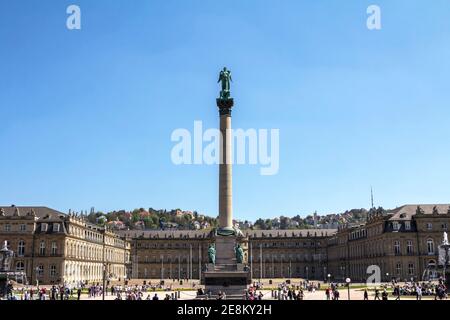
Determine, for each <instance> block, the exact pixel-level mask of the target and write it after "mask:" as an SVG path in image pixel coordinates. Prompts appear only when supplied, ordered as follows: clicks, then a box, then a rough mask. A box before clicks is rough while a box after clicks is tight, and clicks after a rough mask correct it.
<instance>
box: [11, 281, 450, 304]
mask: <svg viewBox="0 0 450 320" xmlns="http://www.w3.org/2000/svg"><path fill="white" fill-rule="evenodd" d="M270 284H271V282H270ZM322 285H323V284H322ZM325 285H326V287H325V288H324V289H325V290H324V292H325V298H326V300H339V299H340V292H339V290H338V289H339V287H340V285H345V284H336V283H329V284H325ZM196 288H197V295H195V294H193V298H194V297H195V296H197V297H206V299H211V298H214V299H219V300H225V299H226V298H227V297H226V294H225V292H219V294H218V295H215V296H214V297H212V295H211V292H207V293H206V294H205V290H204V289H203V288H202V287H201V286H198V287H196ZM320 289H321V284H320V283H319V282H312V281H308V280H305V281H300V282H297V283H296V284H291V282H290V281H289V280H286V281H285V282H282V283H280V284H278V286H277V287H275V288H269V289H264V287H263V283H262V282H258V281H255V282H253V283H252V284H251V285H250V287H249V288H248V289H247V290H246V291H245V292H244V296H243V297H244V299H245V300H262V299H263V298H264V295H271V297H270V298H271V299H277V300H303V299H304V296H305V293H315V292H316V291H317V290H320ZM262 290H267V292H266V293H265V294H263V292H262ZM372 290H373V299H374V300H389V298H390V299H395V300H401V298H402V297H405V298H406V297H409V298H411V297H415V298H416V299H417V300H421V299H422V297H424V296H427V297H434V299H435V300H443V299H448V294H447V291H448V288H447V287H446V285H445V284H444V281H443V280H442V279H441V280H439V281H438V282H431V281H428V282H404V283H398V282H396V281H392V282H391V283H387V284H384V285H381V286H379V287H376V288H374V289H369V288H365V289H364V300H369V291H372ZM156 291H166V293H165V297H164V298H163V300H177V299H179V298H180V291H173V290H172V285H166V286H164V284H163V282H158V283H155V284H152V283H151V282H150V283H146V282H144V284H143V285H112V286H109V285H108V286H106V287H105V292H103V286H102V285H101V284H100V283H96V284H91V285H85V284H79V285H77V286H73V285H72V286H71V285H67V284H64V285H52V286H51V287H44V286H43V287H39V286H37V287H33V286H23V287H20V288H14V287H13V284H12V283H11V282H10V283H8V285H7V296H6V298H7V299H9V300H81V295H82V294H87V297H88V298H89V299H95V298H98V297H101V296H102V295H103V294H104V295H105V296H112V297H113V299H115V300H159V299H160V297H159V296H158V294H157V293H156ZM110 299H111V297H110ZM371 299H372V298H371Z"/></svg>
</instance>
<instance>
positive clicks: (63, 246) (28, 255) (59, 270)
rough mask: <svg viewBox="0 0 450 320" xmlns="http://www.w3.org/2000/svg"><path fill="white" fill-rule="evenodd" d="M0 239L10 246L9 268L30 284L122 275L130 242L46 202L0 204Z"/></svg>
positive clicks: (125, 266)
mask: <svg viewBox="0 0 450 320" xmlns="http://www.w3.org/2000/svg"><path fill="white" fill-rule="evenodd" d="M0 241H2V243H3V241H7V244H8V248H9V249H11V250H13V251H14V261H13V264H12V266H13V267H14V271H23V272H25V273H26V275H27V281H28V282H29V283H42V284H59V283H68V284H79V283H81V282H84V283H92V282H100V281H102V280H103V278H104V277H105V278H106V279H107V280H108V281H109V280H112V281H114V280H122V279H125V278H126V277H127V270H129V262H130V242H129V241H128V240H127V239H125V238H124V237H123V236H120V235H118V234H117V233H115V232H113V231H112V230H109V229H108V228H103V227H99V226H96V225H93V224H90V223H88V222H86V220H85V219H84V218H83V217H76V216H73V215H66V214H64V213H61V212H58V211H56V210H53V209H50V208H47V207H16V206H11V207H0Z"/></svg>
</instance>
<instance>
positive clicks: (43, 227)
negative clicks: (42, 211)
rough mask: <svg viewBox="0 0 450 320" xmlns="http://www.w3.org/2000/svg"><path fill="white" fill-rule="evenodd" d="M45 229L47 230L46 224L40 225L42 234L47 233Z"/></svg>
mask: <svg viewBox="0 0 450 320" xmlns="http://www.w3.org/2000/svg"><path fill="white" fill-rule="evenodd" d="M47 229H48V224H46V223H42V224H41V231H42V232H47Z"/></svg>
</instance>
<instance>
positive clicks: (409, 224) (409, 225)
mask: <svg viewBox="0 0 450 320" xmlns="http://www.w3.org/2000/svg"><path fill="white" fill-rule="evenodd" d="M405 230H411V221H405Z"/></svg>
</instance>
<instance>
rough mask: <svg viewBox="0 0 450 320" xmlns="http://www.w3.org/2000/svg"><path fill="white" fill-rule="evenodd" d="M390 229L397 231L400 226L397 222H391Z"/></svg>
mask: <svg viewBox="0 0 450 320" xmlns="http://www.w3.org/2000/svg"><path fill="white" fill-rule="evenodd" d="M392 229H393V230H394V231H398V230H399V229H400V224H399V223H398V222H397V221H394V222H392Z"/></svg>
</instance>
